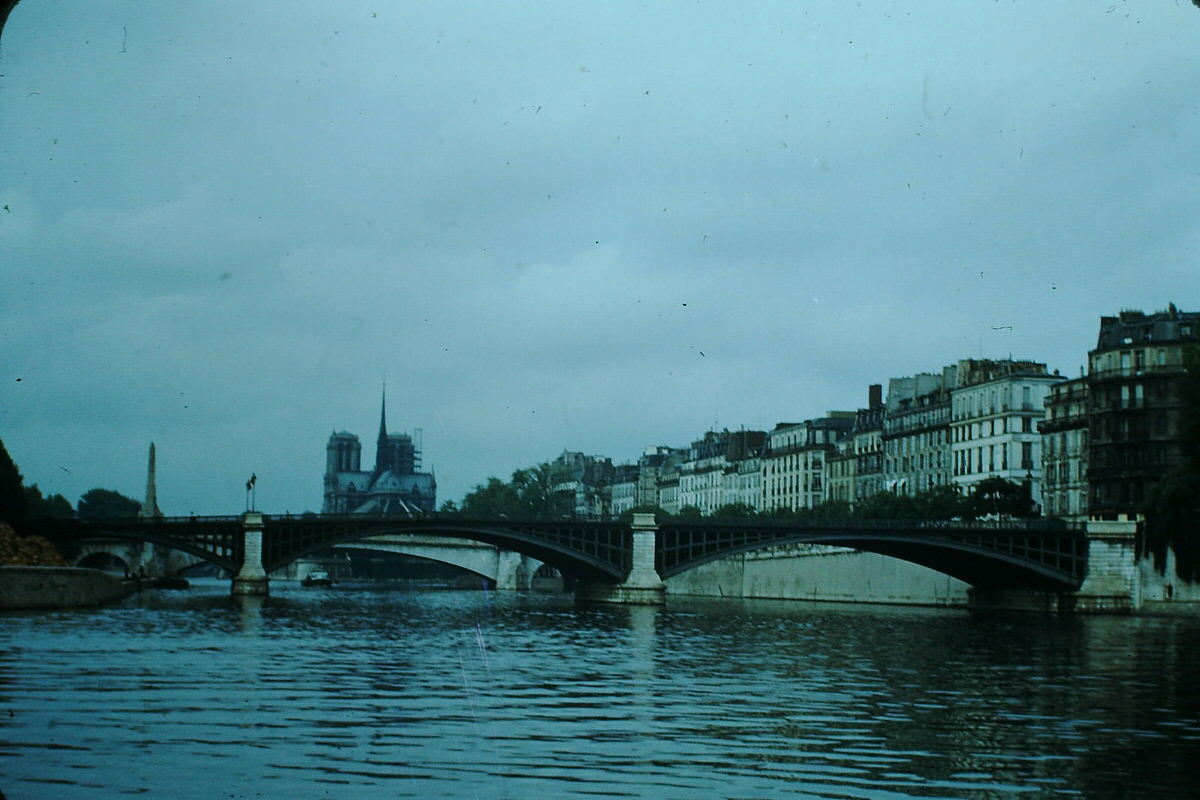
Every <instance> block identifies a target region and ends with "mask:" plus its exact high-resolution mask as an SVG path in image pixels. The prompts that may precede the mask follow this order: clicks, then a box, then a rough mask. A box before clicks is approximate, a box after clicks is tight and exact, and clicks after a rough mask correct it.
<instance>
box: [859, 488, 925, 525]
mask: <svg viewBox="0 0 1200 800" xmlns="http://www.w3.org/2000/svg"><path fill="white" fill-rule="evenodd" d="M854 516H856V517H859V518H860V519H919V518H920V516H921V512H920V509H919V508H918V507H917V501H916V500H914V499H913V498H911V497H909V496H908V495H906V494H897V493H895V492H879V493H878V494H874V495H871V496H870V497H868V498H866V499H864V500H863V501H862V502H861V503H859V504H858V505H857V506H855V508H854Z"/></svg>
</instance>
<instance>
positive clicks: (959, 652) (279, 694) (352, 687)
mask: <svg viewBox="0 0 1200 800" xmlns="http://www.w3.org/2000/svg"><path fill="white" fill-rule="evenodd" d="M228 591H229V589H228V584H227V583H222V582H217V581H212V582H209V583H201V584H200V585H198V586H193V588H192V589H190V590H188V591H186V592H177V593H168V592H147V593H144V594H143V595H141V596H140V597H136V598H131V599H130V600H129V601H127V602H126V603H125V604H124V605H120V606H116V607H112V608H108V609H103V610H99V611H79V612H38V613H32V612H30V613H20V614H8V615H3V616H0V791H2V792H3V793H4V795H5V796H6V797H7V798H9V800H21V799H22V798H37V799H38V800H40V799H41V798H60V797H61V798H77V797H78V798H109V797H117V796H122V795H139V794H145V795H147V796H152V797H181V798H190V797H195V798H258V797H263V798H276V797H287V798H296V799H299V798H309V797H313V798H322V797H329V798H397V797H420V798H434V797H447V796H449V797H481V798H483V797H486V798H527V797H680V798H684V797H728V798H770V797H787V798H916V797H939V798H941V797H960V798H996V797H1022V798H1025V797H1028V798H1033V797H1075V798H1109V797H1114V798H1115V797H1148V798H1149V797H1155V798H1161V797H1178V798H1185V797H1186V798H1195V797H1197V796H1200V778H1198V777H1197V776H1200V621H1197V620H1190V619H1170V618H1146V619H1134V618H1046V617H1033V616H1030V617H1026V616H1011V617H1009V616H991V617H981V616H972V615H969V614H967V613H965V612H960V611H945V610H936V611H935V610H896V609H886V608H880V607H863V608H857V607H842V606H828V605H809V604H805V603H782V602H740V601H728V600H726V601H696V600H686V599H680V598H672V600H671V602H670V604H669V605H668V607H667V608H665V609H651V608H623V607H584V606H576V605H575V604H574V603H573V601H572V600H571V598H570V597H569V596H559V595H539V594H515V593H484V592H466V591H436V590H414V589H408V588H405V587H403V586H390V587H388V586H367V585H364V586H358V587H353V586H347V587H338V588H336V589H333V590H328V589H307V590H305V589H300V588H298V587H293V586H286V585H283V584H282V583H281V582H276V583H275V584H274V585H273V586H272V592H273V596H272V597H271V598H269V599H267V600H266V601H265V602H263V601H257V602H255V601H251V602H246V603H239V602H237V601H235V600H234V599H233V598H230V597H228V596H227V594H228Z"/></svg>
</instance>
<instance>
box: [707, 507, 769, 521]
mask: <svg viewBox="0 0 1200 800" xmlns="http://www.w3.org/2000/svg"><path fill="white" fill-rule="evenodd" d="M712 516H713V517H714V518H715V519H723V520H724V519H750V518H751V517H755V516H758V512H757V511H756V510H755V509H754V507H753V506H750V505H747V504H745V503H727V504H726V505H723V506H721V507H719V508H717V509H716V510H715V511H713V513H712Z"/></svg>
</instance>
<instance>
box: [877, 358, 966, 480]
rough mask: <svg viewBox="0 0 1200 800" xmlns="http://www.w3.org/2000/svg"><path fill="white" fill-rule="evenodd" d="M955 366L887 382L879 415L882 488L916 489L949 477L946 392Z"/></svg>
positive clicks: (950, 387) (951, 384) (954, 379)
mask: <svg viewBox="0 0 1200 800" xmlns="http://www.w3.org/2000/svg"><path fill="white" fill-rule="evenodd" d="M957 376H958V367H957V366H954V365H951V366H948V367H944V368H943V369H942V371H941V373H928V372H924V373H919V374H917V375H913V376H911V377H907V378H893V379H892V380H890V381H889V382H888V393H887V406H886V408H887V411H886V413H885V414H884V417H883V435H882V439H883V488H884V489H886V490H887V491H890V492H894V493H896V494H906V495H910V496H911V495H916V494H918V493H919V492H925V491H928V490H930V489H933V488H934V487H936V486H946V485H950V484H951V483H952V482H953V475H952V470H951V468H950V458H951V456H950V417H951V412H950V397H951V392H952V391H953V390H954V388H955V386H956V385H957Z"/></svg>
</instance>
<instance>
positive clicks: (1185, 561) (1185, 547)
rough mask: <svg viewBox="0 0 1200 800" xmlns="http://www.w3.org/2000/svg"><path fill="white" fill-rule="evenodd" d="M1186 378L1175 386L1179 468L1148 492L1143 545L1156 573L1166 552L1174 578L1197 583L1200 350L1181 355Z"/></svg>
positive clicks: (1199, 559) (1199, 575)
mask: <svg viewBox="0 0 1200 800" xmlns="http://www.w3.org/2000/svg"><path fill="white" fill-rule="evenodd" d="M1183 365H1184V374H1183V375H1182V376H1180V378H1179V381H1178V383H1177V384H1176V387H1175V388H1176V392H1177V394H1178V397H1179V400H1180V408H1179V428H1178V437H1179V438H1178V441H1179V448H1180V452H1181V455H1182V460H1181V463H1180V464H1179V465H1178V466H1176V467H1175V468H1174V469H1172V470H1170V471H1169V472H1167V473H1166V474H1165V475H1163V476H1162V478H1160V479H1159V480H1158V481H1157V482H1156V483H1155V485H1154V486H1153V487H1152V488H1151V489H1150V491H1149V492H1147V498H1146V508H1145V512H1146V540H1147V545H1148V548H1149V550H1150V552H1152V553H1153V554H1154V563H1155V566H1157V567H1158V568H1159V569H1163V568H1164V566H1165V565H1166V558H1167V550H1168V549H1171V550H1173V551H1174V552H1175V572H1176V573H1177V574H1178V575H1179V576H1180V577H1181V578H1184V579H1186V580H1196V579H1197V578H1200V536H1197V533H1196V530H1197V528H1196V520H1197V519H1200V346H1196V345H1192V346H1189V347H1188V348H1186V349H1185V350H1184V351H1183Z"/></svg>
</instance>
